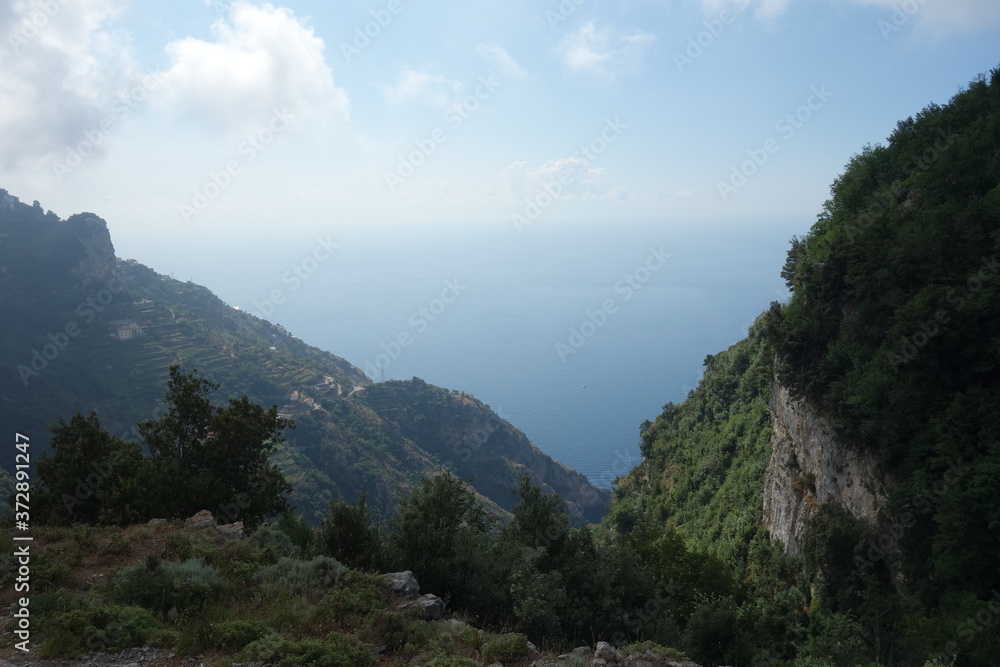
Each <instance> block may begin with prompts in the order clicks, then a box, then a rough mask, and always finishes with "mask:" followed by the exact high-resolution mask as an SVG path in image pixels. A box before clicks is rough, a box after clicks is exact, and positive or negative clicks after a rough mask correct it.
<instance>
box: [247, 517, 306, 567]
mask: <svg viewBox="0 0 1000 667" xmlns="http://www.w3.org/2000/svg"><path fill="white" fill-rule="evenodd" d="M249 542H250V544H253V545H255V546H257V547H259V548H261V549H270V550H271V552H273V553H274V559H275V560H277V559H278V558H282V557H289V558H298V557H299V555H300V553H301V549H300V548H299V547H298V546H296V544H295V543H294V542H292V538H291V537H289V536H288V534H287V533H285V532H284V531H282V530H279V529H277V528H274V527H271V526H261V527H260V528H258V529H257V530H255V531H254V533H253V535H251V536H250V539H249ZM272 562H273V561H272Z"/></svg>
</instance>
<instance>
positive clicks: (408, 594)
mask: <svg viewBox="0 0 1000 667" xmlns="http://www.w3.org/2000/svg"><path fill="white" fill-rule="evenodd" d="M382 578H383V579H385V580H386V582H387V583H388V584H389V590H391V591H392V592H393V593H395V594H396V595H399V596H400V597H405V598H412V597H416V595H417V593H419V592H420V584H418V583H417V579H416V577H414V576H413V573H412V572H410V571H409V570H406V571H405V572H390V573H389V574H383V575H382Z"/></svg>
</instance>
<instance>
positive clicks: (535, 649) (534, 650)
mask: <svg viewBox="0 0 1000 667" xmlns="http://www.w3.org/2000/svg"><path fill="white" fill-rule="evenodd" d="M528 653H530V654H531V655H538V653H539V651H538V647H537V646H535V645H534V644H532V643H531V642H528Z"/></svg>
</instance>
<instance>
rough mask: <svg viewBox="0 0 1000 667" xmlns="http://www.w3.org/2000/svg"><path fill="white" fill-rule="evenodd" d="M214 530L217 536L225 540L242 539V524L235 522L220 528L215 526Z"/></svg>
mask: <svg viewBox="0 0 1000 667" xmlns="http://www.w3.org/2000/svg"><path fill="white" fill-rule="evenodd" d="M215 530H216V531H218V533H219V535H222V536H223V537H224V538H226V539H227V540H242V539H243V522H242V521H237V522H236V523H225V524H222V525H221V526H216V527H215Z"/></svg>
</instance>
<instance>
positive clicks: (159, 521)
mask: <svg viewBox="0 0 1000 667" xmlns="http://www.w3.org/2000/svg"><path fill="white" fill-rule="evenodd" d="M146 525H147V526H165V525H167V520H166V519H150V520H149V521H147V522H146Z"/></svg>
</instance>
